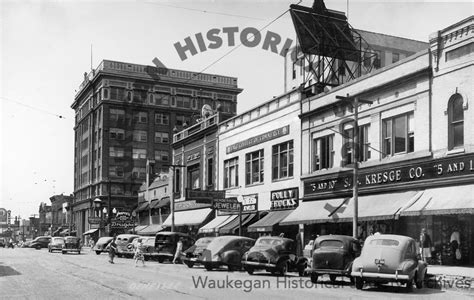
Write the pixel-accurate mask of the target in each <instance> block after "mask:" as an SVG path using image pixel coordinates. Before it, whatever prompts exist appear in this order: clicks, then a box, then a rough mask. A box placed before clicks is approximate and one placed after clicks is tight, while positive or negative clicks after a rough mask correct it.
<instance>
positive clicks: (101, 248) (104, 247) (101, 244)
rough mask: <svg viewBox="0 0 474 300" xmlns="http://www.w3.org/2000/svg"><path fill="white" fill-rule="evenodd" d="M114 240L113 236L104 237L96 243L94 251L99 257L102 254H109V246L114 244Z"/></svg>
mask: <svg viewBox="0 0 474 300" xmlns="http://www.w3.org/2000/svg"><path fill="white" fill-rule="evenodd" d="M113 239H114V238H113V237H111V236H103V237H101V238H99V239H98V240H97V243H95V245H94V247H93V248H92V250H93V251H95V253H96V254H97V255H100V254H101V253H102V252H109V247H108V246H109V244H110V242H112V240H113Z"/></svg>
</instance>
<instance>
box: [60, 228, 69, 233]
mask: <svg viewBox="0 0 474 300" xmlns="http://www.w3.org/2000/svg"><path fill="white" fill-rule="evenodd" d="M68 233H69V229H64V230H63V231H61V232H60V233H59V234H68Z"/></svg>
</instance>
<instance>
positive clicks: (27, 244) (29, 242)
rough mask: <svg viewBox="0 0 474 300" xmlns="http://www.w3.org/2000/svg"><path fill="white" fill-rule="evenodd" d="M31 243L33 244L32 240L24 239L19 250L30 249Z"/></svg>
mask: <svg viewBox="0 0 474 300" xmlns="http://www.w3.org/2000/svg"><path fill="white" fill-rule="evenodd" d="M31 242H33V240H31V239H26V240H25V241H24V242H23V243H21V245H20V248H30V246H31Z"/></svg>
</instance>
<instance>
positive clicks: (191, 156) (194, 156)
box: [186, 152, 201, 162]
mask: <svg viewBox="0 0 474 300" xmlns="http://www.w3.org/2000/svg"><path fill="white" fill-rule="evenodd" d="M199 158H201V152H196V153H193V154H189V155H188V156H187V157H186V162H190V161H192V160H196V159H199Z"/></svg>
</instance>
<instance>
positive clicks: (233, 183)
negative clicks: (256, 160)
mask: <svg viewBox="0 0 474 300" xmlns="http://www.w3.org/2000/svg"><path fill="white" fill-rule="evenodd" d="M238 185H239V158H238V157H235V158H231V159H228V160H226V161H224V188H230V187H237V186H238Z"/></svg>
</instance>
